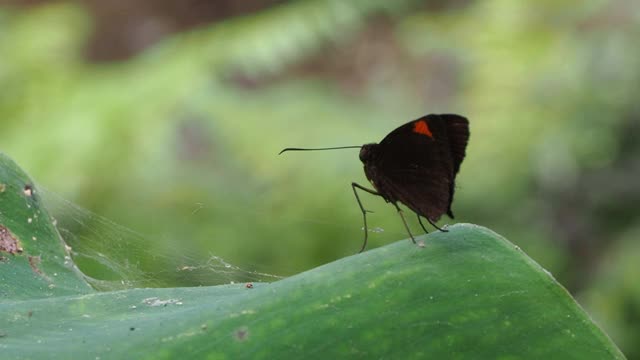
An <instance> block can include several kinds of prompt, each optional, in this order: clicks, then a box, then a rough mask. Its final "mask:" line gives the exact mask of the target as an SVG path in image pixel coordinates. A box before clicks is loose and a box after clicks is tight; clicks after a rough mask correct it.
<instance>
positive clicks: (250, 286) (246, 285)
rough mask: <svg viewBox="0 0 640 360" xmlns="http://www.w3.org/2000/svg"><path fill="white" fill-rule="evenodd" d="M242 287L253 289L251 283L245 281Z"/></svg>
mask: <svg viewBox="0 0 640 360" xmlns="http://www.w3.org/2000/svg"><path fill="white" fill-rule="evenodd" d="M244 287H246V288H247V289H253V284H252V283H246V284H245V285H244Z"/></svg>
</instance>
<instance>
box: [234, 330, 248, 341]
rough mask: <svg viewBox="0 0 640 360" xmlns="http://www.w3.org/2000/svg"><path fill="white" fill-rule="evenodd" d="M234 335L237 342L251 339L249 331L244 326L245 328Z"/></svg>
mask: <svg viewBox="0 0 640 360" xmlns="http://www.w3.org/2000/svg"><path fill="white" fill-rule="evenodd" d="M234 335H235V338H236V340H238V341H245V340H247V338H248V337H249V329H247V328H246V327H244V326H243V327H241V328H239V329H237V330H236V331H235V333H234Z"/></svg>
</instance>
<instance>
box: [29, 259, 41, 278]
mask: <svg viewBox="0 0 640 360" xmlns="http://www.w3.org/2000/svg"><path fill="white" fill-rule="evenodd" d="M28 259H29V266H31V270H33V272H34V273H36V274H38V275H40V276H44V273H42V270H40V268H39V267H38V265H40V262H41V261H42V259H41V258H40V256H29V257H28Z"/></svg>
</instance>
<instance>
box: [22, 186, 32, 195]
mask: <svg viewBox="0 0 640 360" xmlns="http://www.w3.org/2000/svg"><path fill="white" fill-rule="evenodd" d="M22 192H23V193H24V195H25V196H29V197H31V196H33V193H34V190H33V186H32V185H31V184H27V185H25V186H24V190H23V191H22Z"/></svg>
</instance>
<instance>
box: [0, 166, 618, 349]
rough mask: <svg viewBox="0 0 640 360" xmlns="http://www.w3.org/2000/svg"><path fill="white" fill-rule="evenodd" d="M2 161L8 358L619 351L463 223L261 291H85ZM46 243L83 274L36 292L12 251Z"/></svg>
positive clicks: (556, 288)
mask: <svg viewBox="0 0 640 360" xmlns="http://www.w3.org/2000/svg"><path fill="white" fill-rule="evenodd" d="M0 161H2V164H0V183H4V184H6V185H7V186H6V189H5V191H4V192H3V193H2V195H0V196H1V197H0V199H1V200H0V201H2V202H1V204H2V208H1V209H2V217H0V223H1V224H2V225H3V226H6V227H8V228H10V229H11V230H12V233H14V234H16V236H17V237H18V238H20V240H21V243H22V244H23V245H22V246H23V247H24V250H23V252H22V253H21V254H18V253H16V254H14V255H9V254H7V253H6V252H5V253H3V254H2V256H3V257H4V258H7V259H9V261H4V262H2V263H0V274H1V275H0V276H1V277H2V278H3V279H4V280H3V281H4V282H3V284H2V286H3V287H2V289H3V297H2V298H1V299H0V349H1V351H2V358H3V359H14V358H31V359H51V358H59V359H69V358H97V357H100V358H101V359H107V358H114V359H124V358H133V359H139V358H149V359H162V358H167V359H172V358H211V359H239V358H250V359H290V358H302V357H304V358H316V359H326V358H332V357H333V358H336V357H337V358H345V357H349V358H367V359H370V358H394V359H395V358H397V359H411V358H428V359H452V358H453V359H456V358H471V359H478V358H491V359H494V358H504V359H507V358H522V359H540V358H558V359H622V358H624V357H623V355H622V354H621V353H620V351H619V350H618V349H617V348H616V346H615V345H614V344H613V343H612V342H611V340H610V339H609V338H608V337H607V336H606V335H605V334H604V333H603V332H602V331H601V330H600V329H599V328H598V327H597V326H596V325H595V324H594V323H593V322H592V321H591V319H590V318H589V316H588V315H587V314H586V313H585V312H584V311H583V310H582V309H581V308H580V306H579V305H578V304H577V303H576V302H575V301H574V300H573V298H571V296H570V295H569V294H568V293H567V292H566V290H564V288H562V286H560V285H559V284H558V283H557V282H556V281H555V280H554V279H553V277H552V276H551V275H550V274H548V273H547V272H546V271H545V270H544V269H542V268H541V267H540V266H539V265H537V264H536V263H535V262H534V261H533V260H531V259H530V258H529V257H527V256H526V255H525V254H524V253H523V252H522V251H521V250H520V249H519V248H518V247H516V246H514V245H513V244H511V243H510V242H508V241H507V240H505V239H503V238H502V237H500V236H499V235H497V234H495V233H493V232H491V231H490V230H487V229H485V228H482V227H478V226H475V225H468V224H460V225H455V226H452V227H450V228H449V232H446V233H440V232H439V233H433V234H430V235H428V236H425V237H424V238H423V239H424V241H425V244H426V245H425V247H424V248H420V247H417V246H415V245H413V244H412V243H411V242H410V241H408V240H403V241H399V242H396V243H394V244H390V245H387V246H384V247H381V248H378V249H374V250H370V251H367V252H365V253H363V254H359V255H354V256H350V257H347V258H344V259H341V260H338V261H335V262H333V263H330V264H327V265H325V266H321V267H319V268H316V269H313V270H310V271H307V272H304V273H301V274H299V275H296V276H292V277H290V278H287V279H285V280H281V281H277V282H274V283H256V284H253V287H249V286H246V285H245V284H231V285H224V286H213V287H198V288H173V289H131V290H124V291H115V292H102V293H100V292H94V293H91V292H90V291H85V290H84V287H82V286H81V285H84V283H83V282H82V281H81V280H82V279H81V278H80V277H78V276H76V275H77V274H76V273H75V272H74V271H73V268H70V267H69V266H65V265H64V263H63V261H64V256H60V255H63V254H64V250H63V247H62V244H61V243H60V240H59V237H58V236H57V234H56V232H55V231H52V230H51V229H54V227H53V225H51V224H48V225H46V226H45V225H42V228H46V229H50V230H48V232H46V233H45V232H44V231H43V230H40V232H39V233H38V236H39V238H38V241H35V242H32V243H31V242H27V241H26V240H24V239H25V238H26V237H28V236H29V235H30V234H31V232H30V231H31V230H30V229H31V227H30V226H28V225H30V224H23V221H22V219H23V218H24V216H25V214H26V213H27V212H28V211H27V210H24V209H23V204H25V203H26V204H29V205H30V206H31V208H28V209H30V211H37V210H36V209H39V208H38V205H39V202H38V201H37V196H36V197H35V198H33V197H28V198H25V197H24V194H23V195H22V196H21V195H20V191H21V189H22V187H23V186H24V183H25V182H28V179H27V178H26V177H25V176H24V175H23V174H22V173H21V172H19V170H17V168H15V166H14V165H13V164H12V163H11V162H10V161H8V160H7V159H6V158H4V157H2V158H0ZM16 174H17V176H16ZM7 194H10V196H9V195H7ZM16 194H17V195H16ZM36 194H37V191H36ZM17 199H21V200H17ZM20 201H22V202H20ZM5 203H6V204H5ZM8 204H11V205H8ZM39 210H40V211H41V214H45V212H44V209H39ZM48 219H49V218H48V217H45V216H40V221H41V222H42V223H46V221H48ZM56 246H57V247H58V249H57V250H55V247H56ZM45 251H48V252H50V253H51V254H58V253H59V254H60V255H58V256H57V257H56V256H55V255H54V256H51V262H52V264H50V265H49V264H48V263H47V267H46V268H45V259H46V258H45V257H44V256H43V260H42V262H41V268H42V269H45V271H46V273H47V275H49V277H51V276H50V271H52V270H51V268H50V267H49V266H55V261H56V260H57V261H59V262H60V263H59V264H58V265H57V266H58V267H59V269H58V270H57V271H58V272H59V274H58V276H56V277H52V279H51V280H52V281H55V280H58V279H61V278H65V279H66V281H67V283H73V281H76V282H77V283H78V284H77V285H78V286H77V287H75V288H74V287H65V289H74V290H75V291H71V290H69V291H67V293H66V294H65V293H55V294H48V295H47V296H42V293H41V292H38V291H34V290H33V289H36V288H38V286H42V284H46V282H43V280H42V277H41V276H40V275H34V274H33V272H28V271H25V268H24V261H22V260H20V261H19V260H18V259H21V258H23V257H25V255H26V254H27V253H34V252H39V253H40V252H41V253H43V254H44V253H45ZM47 257H49V256H47ZM27 266H29V265H28V264H27ZM63 270H65V271H66V272H64V273H63ZM72 280H73V281H72ZM37 285H38V286H37ZM14 288H18V289H14ZM25 288H27V289H32V290H29V291H24V290H22V289H25ZM54 289H59V287H55V288H54ZM78 289H79V290H78ZM58 291H59V290H58Z"/></svg>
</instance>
